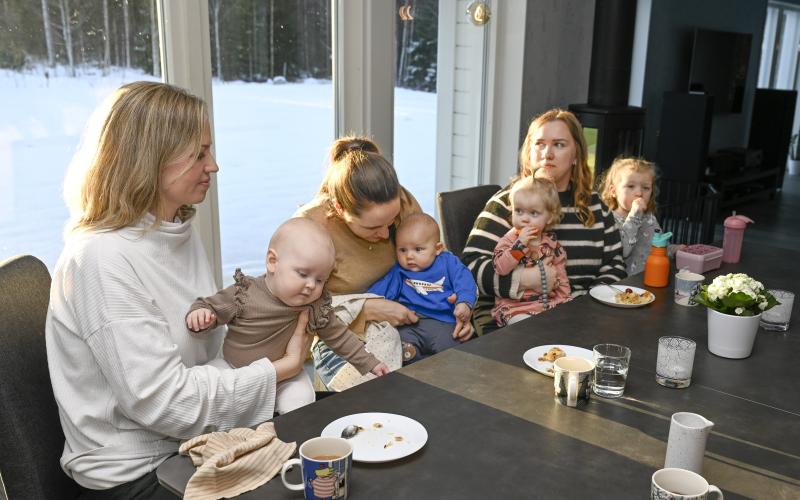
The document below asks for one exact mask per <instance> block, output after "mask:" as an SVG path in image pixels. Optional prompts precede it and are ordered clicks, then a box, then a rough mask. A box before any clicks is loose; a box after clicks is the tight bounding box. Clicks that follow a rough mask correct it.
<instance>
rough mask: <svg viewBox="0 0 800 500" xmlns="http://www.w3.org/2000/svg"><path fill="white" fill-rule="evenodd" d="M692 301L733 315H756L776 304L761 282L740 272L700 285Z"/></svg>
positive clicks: (718, 277)
mask: <svg viewBox="0 0 800 500" xmlns="http://www.w3.org/2000/svg"><path fill="white" fill-rule="evenodd" d="M694 301H695V302H697V303H698V304H702V305H704V306H706V307H708V308H711V309H713V310H715V311H718V312H721V313H723V314H731V315H734V316H757V315H759V314H761V313H762V312H764V311H766V310H767V309H769V308H771V307H773V306H775V305H776V304H778V301H777V300H776V299H775V297H773V296H772V294H771V293H769V292H768V291H766V290H765V289H764V285H762V284H761V282H759V281H756V280H754V279H753V278H751V277H750V276H748V275H746V274H742V273H737V274H725V275H722V276H717V277H716V278H714V281H712V282H711V284H710V285H703V286H702V288H701V289H700V292H699V293H698V294H697V296H696V297H695V299H694Z"/></svg>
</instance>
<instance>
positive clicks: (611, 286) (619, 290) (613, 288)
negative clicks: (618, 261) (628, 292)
mask: <svg viewBox="0 0 800 500" xmlns="http://www.w3.org/2000/svg"><path fill="white" fill-rule="evenodd" d="M600 285H601V286H607V287H608V288H611V289H612V290H615V291H617V292H619V293H625V290H621V289H619V288H617V287H615V286H614V285H609V284H608V283H600Z"/></svg>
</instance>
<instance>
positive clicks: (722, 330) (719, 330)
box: [708, 308, 761, 359]
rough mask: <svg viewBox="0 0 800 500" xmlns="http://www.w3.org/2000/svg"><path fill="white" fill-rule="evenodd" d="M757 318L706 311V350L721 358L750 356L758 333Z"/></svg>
mask: <svg viewBox="0 0 800 500" xmlns="http://www.w3.org/2000/svg"><path fill="white" fill-rule="evenodd" d="M759 319H761V315H760V314H759V315H757V316H734V315H732V314H725V313H721V312H718V311H715V310H713V309H710V308H709V309H708V350H709V351H711V353H712V354H716V355H717V356H721V357H723V358H733V359H741V358H746V357H748V356H750V353H751V352H753V344H754V343H755V341H756V333H757V332H758V320H759Z"/></svg>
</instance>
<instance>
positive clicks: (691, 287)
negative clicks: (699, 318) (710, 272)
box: [675, 269, 706, 306]
mask: <svg viewBox="0 0 800 500" xmlns="http://www.w3.org/2000/svg"><path fill="white" fill-rule="evenodd" d="M705 279H706V277H705V276H703V275H702V274H697V273H693V272H691V271H690V270H688V269H681V270H680V271H679V272H678V273H676V274H675V303H676V304H680V305H682V306H696V305H697V303H696V302H695V301H694V297H695V295H697V294H698V293H699V292H700V285H702V284H703V281H705Z"/></svg>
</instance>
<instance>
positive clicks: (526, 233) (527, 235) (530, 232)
mask: <svg viewBox="0 0 800 500" xmlns="http://www.w3.org/2000/svg"><path fill="white" fill-rule="evenodd" d="M538 235H539V230H538V229H535V228H532V227H530V226H525V227H523V228H522V229H520V230H519V236H517V239H518V240H519V241H520V242H521V243H522V244H523V245H527V244H528V243H529V242H530V241H531V240H532V239H534V238H536V237H537V236H538Z"/></svg>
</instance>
